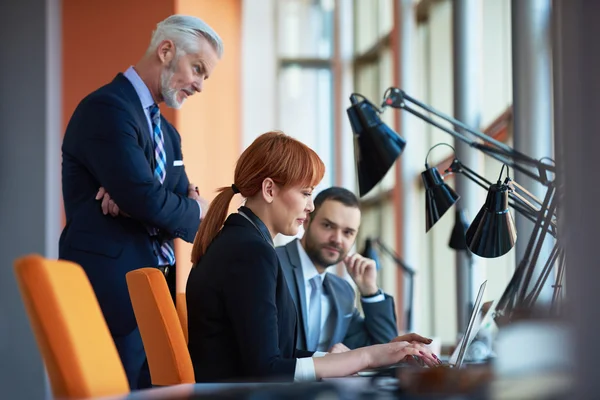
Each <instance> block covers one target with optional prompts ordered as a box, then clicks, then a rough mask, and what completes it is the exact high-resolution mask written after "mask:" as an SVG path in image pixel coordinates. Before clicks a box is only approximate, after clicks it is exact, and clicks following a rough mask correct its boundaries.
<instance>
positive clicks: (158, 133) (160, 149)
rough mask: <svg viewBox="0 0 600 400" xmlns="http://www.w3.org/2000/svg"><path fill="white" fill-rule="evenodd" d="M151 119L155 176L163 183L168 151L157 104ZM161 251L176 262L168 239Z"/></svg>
mask: <svg viewBox="0 0 600 400" xmlns="http://www.w3.org/2000/svg"><path fill="white" fill-rule="evenodd" d="M150 119H151V120H152V137H153V139H154V158H155V160H156V166H155V167H154V177H155V178H156V179H158V181H159V182H160V183H161V184H162V183H163V182H164V181H165V178H166V176H167V153H166V152H165V138H164V136H163V133H162V130H161V129H160V109H159V108H158V106H157V105H156V104H154V105H153V106H152V107H150ZM154 233H157V230H156V229H154ZM160 253H161V255H162V257H163V258H164V260H165V261H166V262H167V263H168V264H169V265H174V264H175V252H174V251H173V248H172V247H171V245H170V244H169V242H168V241H165V242H163V243H161V244H160Z"/></svg>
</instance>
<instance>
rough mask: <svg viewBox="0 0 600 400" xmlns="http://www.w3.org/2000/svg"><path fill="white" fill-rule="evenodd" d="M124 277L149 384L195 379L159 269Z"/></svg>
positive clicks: (134, 272)
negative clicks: (141, 346)
mask: <svg viewBox="0 0 600 400" xmlns="http://www.w3.org/2000/svg"><path fill="white" fill-rule="evenodd" d="M126 277H127V287H128V288H129V296H130V297H131V303H132V304H133V311H134V312H135V319H136V320H137V323H138V327H139V328H140V334H141V335H142V341H143V342H144V349H145V350H146V357H147V358H148V366H149V367H150V376H151V377H152V384H153V385H156V386H167V385H177V384H181V383H195V382H196V380H195V378H194V368H193V366H192V359H191V358H190V353H189V351H188V348H187V342H186V340H185V337H184V335H183V330H182V328H181V323H180V321H179V317H178V316H177V311H176V310H175V304H173V299H172V298H171V294H170V293H169V288H168V286H167V281H166V279H165V277H164V275H163V273H162V272H161V271H160V270H158V269H156V268H141V269H137V270H134V271H130V272H128V273H127V275H126Z"/></svg>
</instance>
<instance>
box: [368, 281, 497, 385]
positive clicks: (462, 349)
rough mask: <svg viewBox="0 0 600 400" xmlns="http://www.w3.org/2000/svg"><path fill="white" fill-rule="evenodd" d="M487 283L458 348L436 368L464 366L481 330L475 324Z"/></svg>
mask: <svg viewBox="0 0 600 400" xmlns="http://www.w3.org/2000/svg"><path fill="white" fill-rule="evenodd" d="M486 284H487V280H486V281H483V283H482V284H481V286H479V292H478V293H477V298H476V299H475V305H474V306H473V311H471V317H470V318H469V324H468V325H467V329H466V331H465V334H464V335H463V337H462V338H461V339H460V342H459V343H458V346H456V349H454V352H453V353H452V355H451V356H450V358H449V359H448V361H443V362H442V364H441V365H438V366H437V367H436V368H461V367H462V365H463V362H464V358H465V355H466V354H467V349H468V348H469V345H470V344H471V342H472V341H473V339H474V338H475V336H476V335H477V332H479V329H474V326H475V322H476V321H477V319H478V318H477V315H478V314H479V311H480V310H481V304H482V301H483V293H484V292H485V286H486ZM421 365H423V366H424V365H425V364H424V363H422V362H421ZM407 366H409V365H408V364H406V363H398V364H394V365H390V366H387V367H381V368H374V369H368V370H364V371H360V372H358V375H360V376H371V375H374V374H377V373H379V372H382V371H384V370H390V369H395V368H398V367H400V368H403V367H407Z"/></svg>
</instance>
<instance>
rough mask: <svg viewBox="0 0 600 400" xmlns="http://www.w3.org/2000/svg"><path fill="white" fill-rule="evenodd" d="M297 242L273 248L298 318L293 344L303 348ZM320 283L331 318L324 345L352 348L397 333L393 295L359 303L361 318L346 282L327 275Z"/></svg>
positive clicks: (304, 331) (301, 280)
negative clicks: (323, 288)
mask: <svg viewBox="0 0 600 400" xmlns="http://www.w3.org/2000/svg"><path fill="white" fill-rule="evenodd" d="M297 242H298V239H296V240H293V241H291V242H290V243H288V244H287V245H285V246H281V247H277V249H276V250H277V255H278V256H279V260H280V262H281V267H282V269H283V273H284V275H285V278H286V281H287V284H288V287H289V289H290V293H291V294H292V299H293V300H294V304H295V305H296V311H297V313H298V321H300V327H299V329H298V330H296V332H297V334H298V338H297V339H298V340H297V342H296V347H297V348H298V349H300V350H307V348H306V336H307V331H308V327H307V317H308V310H307V309H306V291H305V287H304V274H303V272H302V263H301V261H300V254H299V253H298V244H297ZM324 286H325V290H326V291H327V294H328V296H330V302H331V314H330V315H331V317H332V318H334V321H335V324H334V327H335V328H334V329H333V334H332V336H331V342H330V344H329V346H328V348H330V347H331V346H333V345H334V344H336V343H344V344H345V345H346V346H348V347H349V348H350V349H355V348H358V347H363V346H368V345H371V344H378V343H387V342H389V341H390V340H392V339H393V338H395V337H396V336H397V335H398V330H397V327H396V315H395V312H394V299H393V297H391V296H388V295H387V294H386V295H385V300H384V301H381V302H377V303H365V302H363V303H362V305H363V311H364V313H365V317H364V318H363V317H362V316H361V315H360V313H359V312H358V309H357V308H356V307H355V306H354V296H355V294H354V289H353V288H352V286H351V285H350V283H348V282H346V281H345V280H344V279H342V278H340V277H339V276H336V275H334V274H327V279H326V280H325V282H324ZM313 350H314V349H313Z"/></svg>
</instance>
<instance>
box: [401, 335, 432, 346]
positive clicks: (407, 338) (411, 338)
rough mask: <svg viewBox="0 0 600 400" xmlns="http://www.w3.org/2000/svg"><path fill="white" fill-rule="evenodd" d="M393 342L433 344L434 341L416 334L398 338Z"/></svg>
mask: <svg viewBox="0 0 600 400" xmlns="http://www.w3.org/2000/svg"><path fill="white" fill-rule="evenodd" d="M392 342H411V343H414V342H417V343H425V344H431V342H432V340H431V339H429V338H426V337H424V336H421V335H418V334H416V333H407V334H404V335H400V336H396V337H395V338H394V339H392Z"/></svg>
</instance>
